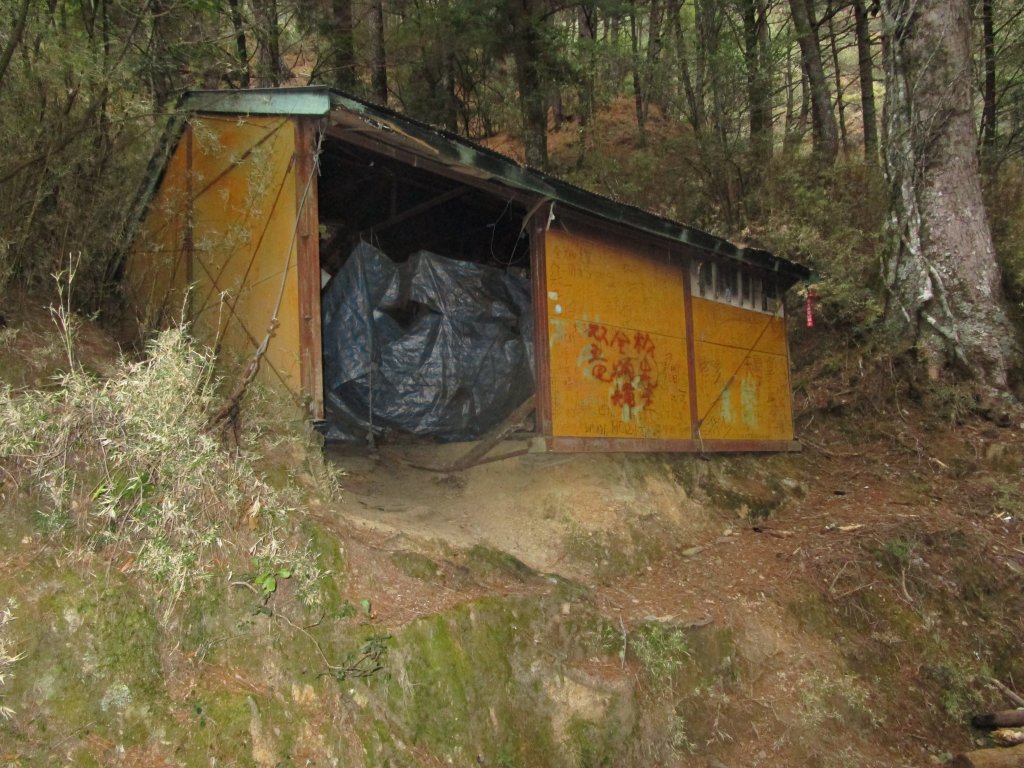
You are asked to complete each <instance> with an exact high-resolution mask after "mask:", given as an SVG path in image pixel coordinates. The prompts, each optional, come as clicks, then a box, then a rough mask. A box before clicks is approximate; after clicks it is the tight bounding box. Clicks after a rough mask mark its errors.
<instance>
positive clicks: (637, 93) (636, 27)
mask: <svg viewBox="0 0 1024 768" xmlns="http://www.w3.org/2000/svg"><path fill="white" fill-rule="evenodd" d="M629 31H630V35H629V38H630V46H631V48H632V51H633V57H632V60H631V61H632V73H633V104H634V108H635V112H636V128H637V133H638V137H637V144H638V145H639V146H641V147H646V146H647V100H646V98H645V96H644V86H643V81H644V78H643V73H642V72H641V71H640V66H641V65H640V61H641V59H640V31H641V30H640V21H639V19H637V14H636V8H635V7H634V8H633V10H632V11H631V12H630V14H629Z"/></svg>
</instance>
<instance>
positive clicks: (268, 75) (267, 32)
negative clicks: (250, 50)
mask: <svg viewBox="0 0 1024 768" xmlns="http://www.w3.org/2000/svg"><path fill="white" fill-rule="evenodd" d="M252 8H253V13H254V15H255V16H256V42H257V46H258V48H259V63H258V66H257V68H256V83H257V85H259V86H261V87H264V88H265V87H275V88H276V87H277V86H279V85H281V80H282V79H283V74H284V73H283V71H282V66H281V22H280V20H279V19H278V14H277V0H252Z"/></svg>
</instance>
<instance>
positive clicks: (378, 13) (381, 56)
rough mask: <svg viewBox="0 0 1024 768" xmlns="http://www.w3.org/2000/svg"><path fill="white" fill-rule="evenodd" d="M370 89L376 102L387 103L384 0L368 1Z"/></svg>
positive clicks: (384, 104)
mask: <svg viewBox="0 0 1024 768" xmlns="http://www.w3.org/2000/svg"><path fill="white" fill-rule="evenodd" d="M370 31H371V33H372V37H371V38H370V91H371V92H372V93H373V97H374V98H375V99H377V101H378V103H380V104H382V105H383V106H387V104H388V66H387V57H386V56H385V52H384V0H372V2H371V3H370Z"/></svg>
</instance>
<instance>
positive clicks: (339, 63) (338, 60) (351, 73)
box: [331, 0, 356, 93]
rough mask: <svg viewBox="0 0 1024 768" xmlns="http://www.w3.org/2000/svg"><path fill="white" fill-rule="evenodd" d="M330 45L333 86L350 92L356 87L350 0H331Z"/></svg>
mask: <svg viewBox="0 0 1024 768" xmlns="http://www.w3.org/2000/svg"><path fill="white" fill-rule="evenodd" d="M331 20H332V22H333V26H332V29H331V46H332V49H333V51H332V52H333V56H332V58H333V59H334V86H335V87H336V88H337V89H338V90H341V91H346V92H349V93H351V92H352V91H354V90H355V88H356V49H355V41H354V40H353V37H352V0H331Z"/></svg>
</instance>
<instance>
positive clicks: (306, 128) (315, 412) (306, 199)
mask: <svg viewBox="0 0 1024 768" xmlns="http://www.w3.org/2000/svg"><path fill="white" fill-rule="evenodd" d="M315 132H316V118H310V117H298V118H296V119H295V207H296V210H295V215H296V217H297V226H298V236H297V237H296V239H295V249H296V259H297V268H298V269H297V277H298V283H299V351H300V354H299V366H300V372H301V378H302V393H303V394H304V395H305V396H306V398H307V399H308V402H309V415H310V416H311V417H312V418H313V419H314V420H319V419H322V418H323V417H324V371H323V346H322V340H321V327H320V322H321V317H320V233H319V228H320V225H319V222H318V219H317V199H318V198H317V177H316V166H315V163H316V159H315V157H314V154H315V153H316V138H315Z"/></svg>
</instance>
